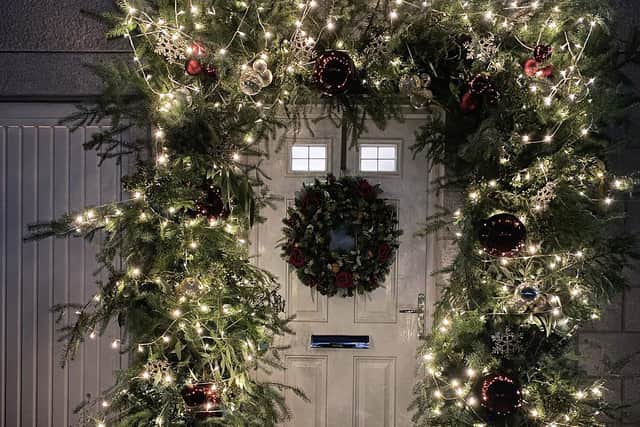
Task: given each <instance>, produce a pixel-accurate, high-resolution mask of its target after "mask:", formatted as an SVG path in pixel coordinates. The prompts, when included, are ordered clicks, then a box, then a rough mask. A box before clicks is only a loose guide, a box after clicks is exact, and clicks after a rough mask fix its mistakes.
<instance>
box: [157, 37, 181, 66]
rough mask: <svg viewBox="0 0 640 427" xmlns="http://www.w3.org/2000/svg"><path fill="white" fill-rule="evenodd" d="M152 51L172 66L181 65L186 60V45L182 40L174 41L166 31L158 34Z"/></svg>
mask: <svg viewBox="0 0 640 427" xmlns="http://www.w3.org/2000/svg"><path fill="white" fill-rule="evenodd" d="M154 51H155V52H156V53H157V54H158V55H160V56H163V57H164V58H166V59H167V61H169V62H171V63H173V64H176V63H178V64H179V63H183V62H184V61H185V60H186V59H187V56H186V54H185V53H186V51H187V43H186V42H185V41H184V40H183V39H178V40H174V39H173V37H171V35H169V33H168V32H166V31H161V32H159V33H158V38H157V40H156V47H155V49H154Z"/></svg>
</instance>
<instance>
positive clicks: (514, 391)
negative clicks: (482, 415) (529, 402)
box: [481, 374, 522, 416]
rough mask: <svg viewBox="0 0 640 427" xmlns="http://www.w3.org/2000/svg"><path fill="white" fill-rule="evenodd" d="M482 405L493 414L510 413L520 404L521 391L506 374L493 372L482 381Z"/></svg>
mask: <svg viewBox="0 0 640 427" xmlns="http://www.w3.org/2000/svg"><path fill="white" fill-rule="evenodd" d="M481 394H482V406H483V407H484V408H485V409H486V410H487V411H489V412H490V413H492V414H495V415H501V416H504V415H510V414H512V413H514V412H515V411H516V410H517V409H518V408H519V407H521V406H522V392H521V391H520V387H519V386H518V384H516V382H515V381H514V380H513V379H512V378H510V377H508V376H507V375H502V374H494V375H490V376H488V377H486V378H485V379H484V380H483V382H482V390H481Z"/></svg>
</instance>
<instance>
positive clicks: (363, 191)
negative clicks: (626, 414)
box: [358, 179, 375, 199]
mask: <svg viewBox="0 0 640 427" xmlns="http://www.w3.org/2000/svg"><path fill="white" fill-rule="evenodd" d="M358 193H360V195H361V196H362V197H364V198H365V199H370V198H371V197H373V196H374V195H375V187H374V186H373V185H371V184H369V181H367V180H366V179H363V180H362V181H360V184H358Z"/></svg>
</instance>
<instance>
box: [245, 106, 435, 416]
mask: <svg viewBox="0 0 640 427" xmlns="http://www.w3.org/2000/svg"><path fill="white" fill-rule="evenodd" d="M423 120H424V116H418V115H413V116H412V115H409V116H408V117H407V119H406V121H405V122H403V123H398V122H395V123H393V122H392V123H389V125H388V126H387V128H386V129H385V130H378V129H377V128H376V126H375V125H373V124H370V125H369V126H368V128H369V131H368V132H367V133H366V134H364V135H363V136H362V138H361V140H360V141H359V149H358V150H356V149H348V150H345V149H343V146H342V144H343V143H342V140H341V131H340V129H337V128H336V127H335V126H334V125H333V124H332V123H330V122H328V121H326V122H319V123H317V124H315V125H314V128H313V132H312V133H310V132H308V131H304V130H302V131H300V133H298V134H297V135H296V136H295V138H294V135H289V136H290V137H291V138H289V139H288V140H287V142H286V143H285V144H283V145H282V146H281V147H280V148H279V149H277V147H275V146H274V145H275V143H271V144H270V146H269V147H268V148H267V149H268V151H269V159H267V160H266V161H264V162H263V163H262V168H263V170H264V171H265V173H266V174H267V175H268V176H269V177H270V178H271V180H270V181H269V182H268V185H269V187H270V190H271V191H272V193H274V195H276V196H279V197H278V199H279V200H277V201H276V202H275V208H273V209H271V208H266V209H264V211H263V215H264V216H265V217H266V218H267V220H266V222H265V223H263V224H260V225H258V226H257V227H255V229H254V231H253V236H252V242H253V250H254V254H255V255H256V263H257V264H258V265H259V266H260V267H262V268H265V269H267V270H269V271H271V272H272V273H273V274H275V275H276V276H277V277H278V278H279V281H280V283H281V286H282V287H281V292H282V296H283V297H284V298H285V300H286V309H285V311H286V315H288V316H293V317H294V319H293V321H292V323H291V326H292V329H293V330H294V331H295V335H290V336H286V337H284V338H283V341H284V342H281V343H278V344H285V345H288V346H290V348H289V349H288V350H287V351H286V352H285V356H284V364H285V366H286V369H285V370H284V371H280V372H275V373H274V374H273V378H272V380H274V381H279V382H283V383H286V384H289V385H292V386H296V387H299V388H301V389H302V390H303V391H304V392H305V394H306V396H307V397H308V398H309V399H310V403H308V402H305V401H303V400H301V399H299V398H298V397H296V396H295V395H294V394H293V393H290V394H289V395H287V403H288V406H289V408H290V410H291V411H292V415H293V418H292V420H291V421H288V422H287V423H285V425H286V426H288V427H351V426H353V427H405V426H409V425H410V424H411V414H410V413H409V412H408V410H407V407H408V406H409V403H410V402H411V399H412V388H413V385H414V383H415V378H416V363H417V362H416V348H417V346H418V345H419V342H420V340H419V333H420V331H422V330H423V329H421V327H419V324H420V323H422V327H425V326H426V325H425V321H424V319H425V318H426V319H429V318H430V317H431V316H430V314H431V306H432V305H433V299H434V295H435V284H434V283H433V278H432V277H431V276H430V273H431V271H432V270H433V267H434V266H433V264H434V260H435V259H436V258H435V257H434V251H432V250H430V249H429V247H428V246H430V244H429V242H430V241H429V240H427V239H425V238H424V237H418V236H416V232H418V231H419V230H420V225H419V224H420V223H421V222H423V221H424V220H425V218H426V216H427V215H428V214H429V208H430V205H433V204H434V195H433V194H432V193H431V192H430V191H429V181H430V180H429V177H428V165H427V161H426V160H424V158H423V156H418V157H417V158H416V159H414V158H413V155H412V153H411V150H410V147H411V145H412V144H413V142H414V132H415V130H416V129H417V127H418V126H419V125H420V123H421V122H422V121H423ZM327 173H333V174H334V175H336V176H338V177H339V176H343V175H361V176H364V177H366V178H367V179H368V180H369V181H370V182H371V183H372V184H380V186H381V187H382V189H383V190H384V194H383V197H385V198H386V199H389V201H390V203H393V204H394V205H395V206H396V207H397V209H398V218H399V223H400V224H399V225H400V228H401V229H402V230H403V231H404V234H403V235H402V237H401V239H400V240H401V244H400V249H399V251H398V256H397V259H396V262H395V265H394V267H393V269H392V271H391V273H390V274H389V276H388V278H387V280H386V283H385V285H384V287H383V288H378V289H377V290H376V291H374V292H373V293H371V294H370V295H367V296H357V297H353V298H343V297H340V296H335V297H330V298H327V297H325V296H322V295H320V294H317V293H315V291H313V290H312V289H310V288H308V287H306V286H304V285H302V284H301V283H300V282H299V280H298V279H297V277H296V275H295V272H294V271H293V269H292V267H291V266H289V265H288V264H287V263H286V262H285V261H284V260H283V259H282V258H281V257H280V250H279V248H277V245H278V243H279V241H280V240H281V239H282V219H283V218H284V217H285V214H286V207H287V206H290V205H292V203H293V200H294V197H295V193H296V192H297V191H299V190H300V189H301V188H302V183H303V182H310V181H312V180H313V179H314V178H316V177H319V178H323V177H324V176H325V175H326V174H327ZM419 294H422V295H425V294H426V307H427V312H426V313H425V316H424V317H422V316H419V315H418V314H417V313H415V311H416V310H415V308H416V306H417V303H418V295H419ZM330 334H340V335H367V336H369V338H370V348H369V349H360V350H356V349H317V348H315V349H312V348H310V341H311V335H330Z"/></svg>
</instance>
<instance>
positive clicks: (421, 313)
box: [400, 292, 427, 340]
mask: <svg viewBox="0 0 640 427" xmlns="http://www.w3.org/2000/svg"><path fill="white" fill-rule="evenodd" d="M426 303H427V298H426V296H425V294H424V293H422V292H421V293H419V294H418V304H417V305H416V306H415V307H405V308H401V309H400V313H414V314H417V315H418V338H419V339H421V340H423V339H425V338H426V334H425V323H424V320H425V311H426V308H427V307H426Z"/></svg>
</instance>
